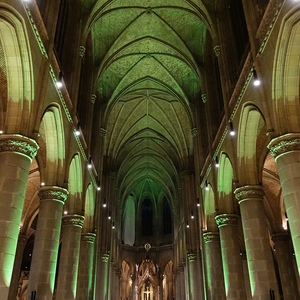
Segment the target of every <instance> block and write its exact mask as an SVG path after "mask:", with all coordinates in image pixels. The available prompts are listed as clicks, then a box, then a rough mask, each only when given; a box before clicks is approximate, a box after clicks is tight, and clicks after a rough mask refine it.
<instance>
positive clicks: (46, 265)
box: [27, 186, 68, 300]
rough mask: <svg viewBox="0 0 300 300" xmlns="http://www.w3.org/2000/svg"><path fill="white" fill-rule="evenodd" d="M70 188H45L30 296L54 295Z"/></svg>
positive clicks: (29, 284) (40, 193) (33, 257)
mask: <svg viewBox="0 0 300 300" xmlns="http://www.w3.org/2000/svg"><path fill="white" fill-rule="evenodd" d="M67 196H68V192H67V190H65V189H63V188H60V187H55V186H47V187H46V186H45V187H41V189H40V192H39V197H40V200H41V202H40V210H39V218H38V223H37V229H36V235H35V240H34V248H33V255H32V261H31V268H30V275H29V283H28V292H27V297H28V298H30V295H31V292H32V291H36V295H37V297H38V298H39V299H41V300H42V299H43V300H46V299H50V298H52V297H53V291H54V283H55V274H56V265H57V256H58V247H59V238H60V230H61V220H62V212H63V205H64V202H65V200H66V199H67Z"/></svg>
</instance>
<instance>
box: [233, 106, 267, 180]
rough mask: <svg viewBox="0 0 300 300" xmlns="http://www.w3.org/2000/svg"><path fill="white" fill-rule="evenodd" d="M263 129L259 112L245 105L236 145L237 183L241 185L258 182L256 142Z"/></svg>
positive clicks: (263, 121) (257, 145)
mask: <svg viewBox="0 0 300 300" xmlns="http://www.w3.org/2000/svg"><path fill="white" fill-rule="evenodd" d="M264 128H265V120H264V118H263V116H262V114H261V112H260V111H259V110H258V108H257V107H256V106H254V105H252V104H246V105H245V106H244V108H243V111H242V114H241V117H240V125H239V131H238V132H239V136H238V143H237V158H238V165H239V169H238V170H239V181H240V183H241V184H258V183H259V182H260V179H259V172H258V163H259V161H258V157H257V156H258V154H259V151H258V150H259V149H258V148H259V143H258V140H259V138H260V135H261V134H263V132H264V131H263V129H264ZM264 137H265V135H264Z"/></svg>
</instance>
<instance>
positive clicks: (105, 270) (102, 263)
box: [96, 253, 109, 300]
mask: <svg viewBox="0 0 300 300" xmlns="http://www.w3.org/2000/svg"><path fill="white" fill-rule="evenodd" d="M96 281H97V297H98V299H99V300H107V299H108V284H109V254H105V253H104V254H101V256H100V259H99V262H98V272H97V279H96Z"/></svg>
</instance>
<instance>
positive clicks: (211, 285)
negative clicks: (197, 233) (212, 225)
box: [203, 232, 226, 300]
mask: <svg viewBox="0 0 300 300" xmlns="http://www.w3.org/2000/svg"><path fill="white" fill-rule="evenodd" d="M203 240H204V255H205V264H206V265H205V270H206V272H205V273H206V280H205V282H206V295H207V298H208V299H220V300H222V299H226V297H225V288H224V277H223V268H222V257H221V246H220V236H219V233H218V232H205V233H203Z"/></svg>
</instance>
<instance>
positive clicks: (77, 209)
mask: <svg viewBox="0 0 300 300" xmlns="http://www.w3.org/2000/svg"><path fill="white" fill-rule="evenodd" d="M68 191H69V196H68V199H67V201H66V204H65V209H66V210H67V212H68V214H75V213H77V214H81V213H82V209H83V206H82V167H81V161H80V157H79V155H78V154H75V155H74V156H73V158H72V160H71V163H70V168H69V178H68Z"/></svg>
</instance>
